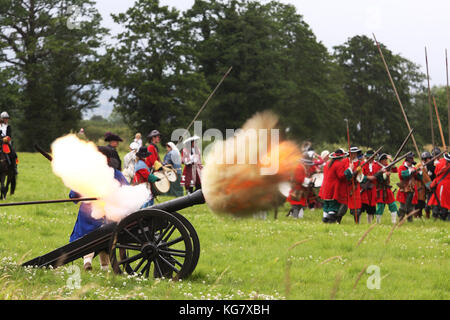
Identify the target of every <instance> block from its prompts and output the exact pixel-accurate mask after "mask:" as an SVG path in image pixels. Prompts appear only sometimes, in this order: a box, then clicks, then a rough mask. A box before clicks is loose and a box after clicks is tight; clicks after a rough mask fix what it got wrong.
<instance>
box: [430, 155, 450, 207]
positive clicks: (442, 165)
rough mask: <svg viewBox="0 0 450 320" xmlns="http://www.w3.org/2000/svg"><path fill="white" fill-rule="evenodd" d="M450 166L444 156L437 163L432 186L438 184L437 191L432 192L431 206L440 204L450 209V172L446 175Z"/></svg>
mask: <svg viewBox="0 0 450 320" xmlns="http://www.w3.org/2000/svg"><path fill="white" fill-rule="evenodd" d="M449 168H450V165H449V164H448V162H447V160H445V159H444V158H443V159H441V160H439V162H438V164H437V165H436V168H435V169H434V173H435V175H436V178H435V179H434V180H433V182H432V184H431V187H432V188H434V187H435V186H436V185H437V186H436V188H435V190H436V192H435V193H434V192H433V193H432V194H431V198H430V201H428V204H429V205H430V206H438V205H439V204H440V206H441V207H443V208H446V209H450V173H448V174H447V175H446V176H445V177H444V175H445V174H446V172H447V170H450V169H449ZM436 195H437V196H438V199H439V202H438V201H437V200H436Z"/></svg>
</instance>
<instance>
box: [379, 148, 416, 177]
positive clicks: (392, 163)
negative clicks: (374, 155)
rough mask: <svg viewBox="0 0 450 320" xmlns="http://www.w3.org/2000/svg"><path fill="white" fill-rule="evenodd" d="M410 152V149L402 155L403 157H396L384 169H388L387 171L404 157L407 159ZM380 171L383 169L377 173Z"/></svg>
mask: <svg viewBox="0 0 450 320" xmlns="http://www.w3.org/2000/svg"><path fill="white" fill-rule="evenodd" d="M410 153H411V152H409V151H408V152H407V153H405V154H404V155H402V156H401V157H399V158H397V159H395V160H392V162H391V163H389V164H388V165H387V166H386V167H385V166H383V169H384V170H386V171H389V170H391V169H392V167H393V166H395V165H396V164H397V163H399V162H400V161H402V160H403V159H405V158H406V157H407V156H408V155H409V154H410ZM380 172H381V171H379V172H377V173H376V174H375V175H377V174H379V173H380Z"/></svg>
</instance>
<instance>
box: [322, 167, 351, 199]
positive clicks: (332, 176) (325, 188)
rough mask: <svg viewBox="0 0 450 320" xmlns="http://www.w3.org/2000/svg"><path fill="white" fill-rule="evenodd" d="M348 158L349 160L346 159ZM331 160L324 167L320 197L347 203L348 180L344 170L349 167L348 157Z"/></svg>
mask: <svg viewBox="0 0 450 320" xmlns="http://www.w3.org/2000/svg"><path fill="white" fill-rule="evenodd" d="M346 160H347V161H346ZM331 161H333V159H332V160H330V161H329V162H328V163H327V164H326V165H325V167H324V177H323V183H322V187H321V188H320V192H319V194H320V197H321V198H322V199H323V200H336V201H337V202H339V203H342V204H345V205H346V204H347V201H348V191H347V180H346V178H345V175H344V172H345V170H346V169H347V168H348V159H334V161H333V164H332V165H331V166H329V165H330V163H331Z"/></svg>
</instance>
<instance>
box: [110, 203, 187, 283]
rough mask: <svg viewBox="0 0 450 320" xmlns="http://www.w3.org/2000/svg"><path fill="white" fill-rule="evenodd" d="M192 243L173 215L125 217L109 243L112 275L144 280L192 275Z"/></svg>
mask: <svg viewBox="0 0 450 320" xmlns="http://www.w3.org/2000/svg"><path fill="white" fill-rule="evenodd" d="M192 258H193V250H192V241H191V237H190V234H189V231H188V230H187V229H186V227H185V225H184V224H183V223H182V222H181V221H180V220H179V219H178V218H176V217H175V216H174V215H173V214H171V213H168V212H165V211H162V210H158V209H143V210H140V211H137V212H135V213H132V214H131V215H129V216H127V217H126V218H124V219H123V220H122V221H121V222H119V224H118V225H117V227H116V230H115V231H114V233H113V235H112V237H111V242H110V260H111V266H112V268H113V270H114V272H115V273H123V272H126V273H128V274H132V275H134V274H138V275H140V276H144V277H146V278H148V277H149V275H150V272H152V273H153V276H154V277H155V278H160V277H165V278H172V279H175V280H177V279H182V278H185V277H186V276H188V275H189V274H190V272H192V270H193V269H192V265H191V264H192Z"/></svg>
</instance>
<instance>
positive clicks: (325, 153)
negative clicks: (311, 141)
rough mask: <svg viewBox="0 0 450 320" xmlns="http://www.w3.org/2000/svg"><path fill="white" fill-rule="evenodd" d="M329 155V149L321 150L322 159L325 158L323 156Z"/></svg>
mask: <svg viewBox="0 0 450 320" xmlns="http://www.w3.org/2000/svg"><path fill="white" fill-rule="evenodd" d="M329 155H330V151H328V150H323V151H322V153H321V154H320V157H321V158H322V159H323V158H325V157H327V156H329Z"/></svg>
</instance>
